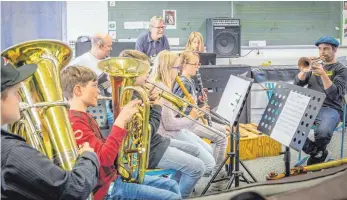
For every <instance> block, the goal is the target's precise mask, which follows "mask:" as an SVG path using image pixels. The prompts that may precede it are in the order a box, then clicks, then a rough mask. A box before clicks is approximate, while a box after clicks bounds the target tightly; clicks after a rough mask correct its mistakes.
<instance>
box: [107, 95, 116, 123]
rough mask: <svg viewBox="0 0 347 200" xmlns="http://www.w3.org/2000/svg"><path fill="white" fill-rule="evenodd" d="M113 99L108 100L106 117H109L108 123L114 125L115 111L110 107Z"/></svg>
mask: <svg viewBox="0 0 347 200" xmlns="http://www.w3.org/2000/svg"><path fill="white" fill-rule="evenodd" d="M111 103H112V101H106V117H107V125H109V126H112V125H113V123H114V117H113V112H112V110H111V108H110V104H111Z"/></svg>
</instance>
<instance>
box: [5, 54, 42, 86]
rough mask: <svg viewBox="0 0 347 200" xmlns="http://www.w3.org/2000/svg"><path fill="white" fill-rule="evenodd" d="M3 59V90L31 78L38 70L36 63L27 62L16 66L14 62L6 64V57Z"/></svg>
mask: <svg viewBox="0 0 347 200" xmlns="http://www.w3.org/2000/svg"><path fill="white" fill-rule="evenodd" d="M0 59H1V92H2V91H4V90H5V89H7V88H9V87H11V86H13V85H16V84H17V83H20V82H22V81H24V80H25V79H27V78H29V77H30V76H31V75H32V74H33V73H35V72H36V69H37V65H36V64H25V65H23V66H21V67H19V68H15V67H14V66H13V65H12V64H10V63H7V64H5V62H4V58H0Z"/></svg>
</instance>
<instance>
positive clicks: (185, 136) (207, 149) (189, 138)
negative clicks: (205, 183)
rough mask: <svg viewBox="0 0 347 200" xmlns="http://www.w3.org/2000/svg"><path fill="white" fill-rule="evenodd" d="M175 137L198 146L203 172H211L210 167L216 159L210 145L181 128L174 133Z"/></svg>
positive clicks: (212, 166)
mask: <svg viewBox="0 0 347 200" xmlns="http://www.w3.org/2000/svg"><path fill="white" fill-rule="evenodd" d="M175 139H177V140H181V141H185V142H188V143H191V144H194V145H195V146H197V147H198V148H199V151H200V154H199V155H198V158H200V159H201V160H202V161H203V162H204V163H205V168H206V169H205V174H210V173H212V169H213V168H214V167H215V166H216V161H215V160H214V158H213V155H212V147H211V146H210V145H209V144H207V143H206V142H205V141H204V140H202V139H201V138H200V137H199V136H197V135H195V134H194V133H192V132H191V131H189V130H186V129H183V130H181V132H180V133H178V134H176V135H175Z"/></svg>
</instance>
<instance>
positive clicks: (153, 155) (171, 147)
mask: <svg viewBox="0 0 347 200" xmlns="http://www.w3.org/2000/svg"><path fill="white" fill-rule="evenodd" d="M120 57H129V58H135V59H139V60H142V61H144V62H147V63H148V64H149V62H148V60H149V58H148V56H146V55H145V54H144V53H142V52H139V51H137V50H125V51H123V52H121V53H120ZM148 76H149V74H145V75H143V76H139V77H137V78H136V82H135V85H138V86H143V85H145V83H146V80H147V79H148ZM152 87H153V86H152ZM157 96H158V91H157V90H156V89H153V90H152V91H151V95H150V98H152V101H153V104H152V106H151V112H150V117H149V120H150V124H151V128H152V134H151V144H150V146H151V148H150V156H149V168H161V169H174V170H176V171H177V173H176V174H175V176H174V179H175V180H177V182H178V183H179V186H180V191H181V194H182V197H183V198H187V197H189V196H190V194H191V193H192V191H193V189H194V187H195V185H196V183H197V182H198V181H199V180H200V178H201V177H202V175H203V174H204V172H205V166H204V163H203V161H202V160H201V159H199V158H200V154H201V153H204V152H200V151H199V149H198V147H197V146H195V145H193V144H190V143H188V142H184V141H179V140H175V139H173V138H167V137H163V136H162V135H160V134H158V133H157V130H158V128H159V125H160V119H161V117H162V114H161V112H162V106H161V105H162V101H160V100H159V98H157ZM156 98H157V99H156ZM155 99H156V100H155Z"/></svg>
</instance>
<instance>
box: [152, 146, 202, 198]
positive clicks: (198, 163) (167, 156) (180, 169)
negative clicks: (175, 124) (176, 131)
mask: <svg viewBox="0 0 347 200" xmlns="http://www.w3.org/2000/svg"><path fill="white" fill-rule="evenodd" d="M199 154H200V152H199V149H198V148H197V147H196V146H195V145H192V144H190V143H188V142H183V141H179V140H175V139H170V146H169V147H168V148H167V149H166V151H165V153H164V155H163V157H162V158H161V160H160V161H159V163H158V166H157V167H158V168H162V169H174V170H176V171H177V173H176V175H175V176H174V177H173V179H175V180H176V181H177V182H178V183H179V187H180V191H181V194H182V197H183V198H187V197H189V196H190V194H191V193H192V191H193V189H194V187H195V185H196V183H197V182H198V181H199V180H200V178H201V177H202V175H203V174H204V172H205V165H204V162H203V161H202V160H201V159H199V158H197V156H198V155H199Z"/></svg>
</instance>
